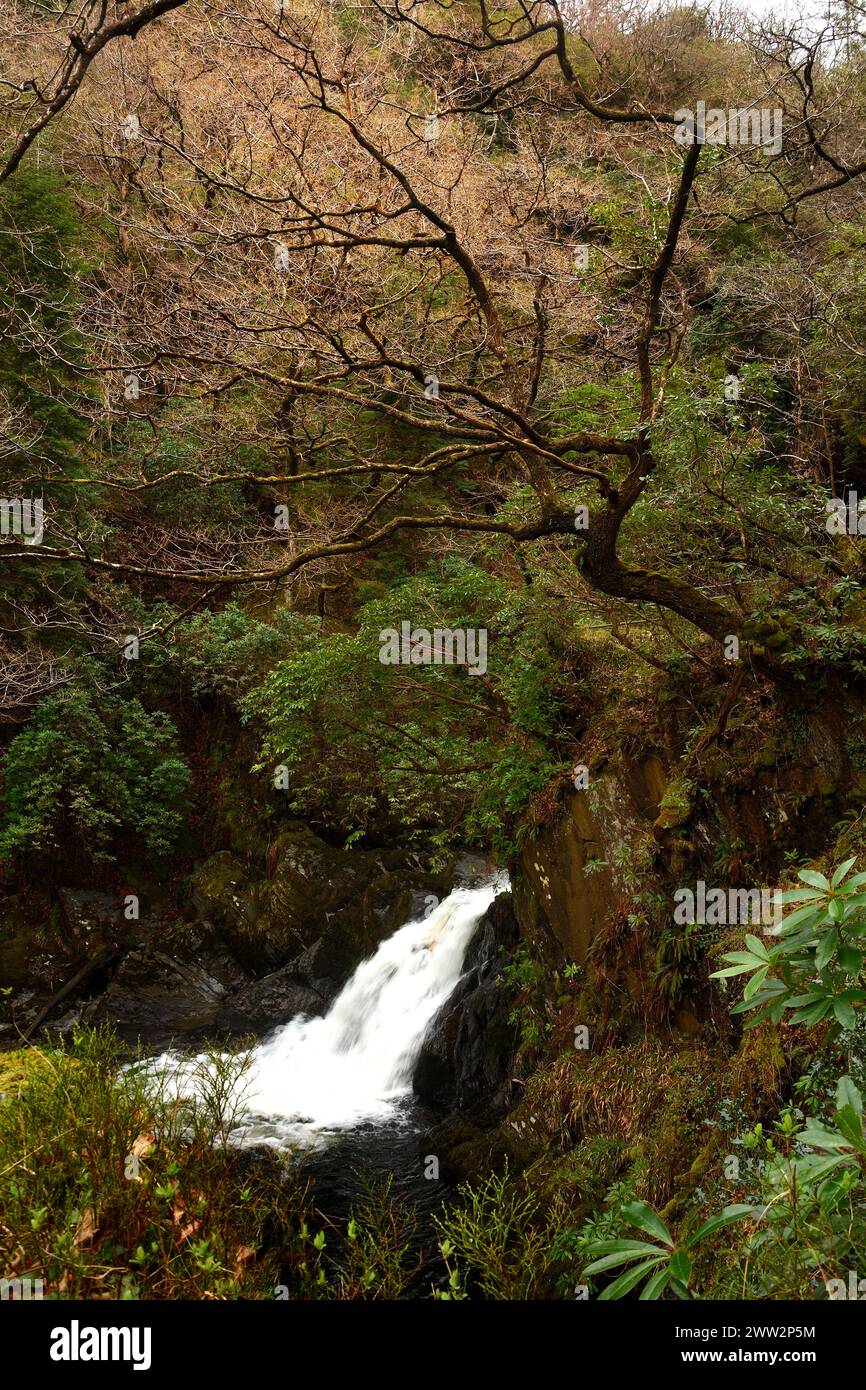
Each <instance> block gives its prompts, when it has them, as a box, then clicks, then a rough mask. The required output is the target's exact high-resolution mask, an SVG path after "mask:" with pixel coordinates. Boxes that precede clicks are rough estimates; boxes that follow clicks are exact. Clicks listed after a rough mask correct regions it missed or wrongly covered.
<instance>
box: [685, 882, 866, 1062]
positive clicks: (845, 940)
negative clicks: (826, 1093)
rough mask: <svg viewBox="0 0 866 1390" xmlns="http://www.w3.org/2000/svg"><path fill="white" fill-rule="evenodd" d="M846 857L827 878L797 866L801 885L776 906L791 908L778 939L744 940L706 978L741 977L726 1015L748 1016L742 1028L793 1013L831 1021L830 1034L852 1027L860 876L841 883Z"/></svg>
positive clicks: (860, 996) (863, 949)
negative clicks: (742, 986) (743, 980)
mask: <svg viewBox="0 0 866 1390" xmlns="http://www.w3.org/2000/svg"><path fill="white" fill-rule="evenodd" d="M854 863H855V860H854V859H853V858H851V859H847V860H845V862H844V863H843V864H840V865H839V867H838V868H837V869H836V871H835V873H834V874H833V877H832V879H827V878H826V877H825V876H824V875H823V874H821V873H818V872H816V871H815V870H813V869H801V870H800V872H799V874H798V875H797V876H798V878H799V879H800V880H801V882H803V883H804V884H806V885H807V886H806V887H804V888H794V889H791V890H790V891H789V892H787V893H782V894H780V901H781V902H783V903H788V904H791V903H797V904H801V906H799V907H797V908H796V909H795V911H794V912H792V913H790V915H789V916H787V917H786V918H785V919H784V921H783V922H782V923H781V925H780V926H777V927H774V928H773V930H772V932H771V935H772V936H775V937H777V938H780V940H779V941H778V943H777V944H776V945H771V946H769V947H768V946H765V945H764V943H763V941H761V940H759V938H758V937H756V936H751V935H750V936H747V937H746V946H747V948H748V949H747V950H745V951H731V952H728V953H727V954H726V955H725V956H724V957H723V959H724V960H726V961H728V962H729V964H728V966H727V968H726V969H724V970H717V971H715V972H714V974H713V976H712V978H713V979H725V978H727V977H729V976H732V975H744V974H748V975H749V976H750V979H749V981H748V983H747V985H746V988H745V990H744V992H743V998H742V1000H741V1001H740V1003H738V1004H736V1005H735V1006H734V1008H733V1009H732V1010H731V1012H732V1013H753V1014H754V1017H753V1018H751V1019H749V1021H748V1022H747V1024H746V1026H747V1027H750V1028H753V1027H755V1026H756V1025H757V1024H759V1023H762V1022H764V1021H765V1020H768V1019H769V1020H771V1021H772V1022H773V1023H779V1022H781V1020H782V1018H783V1016H784V1014H785V1012H786V1010H793V1012H792V1013H791V1017H790V1022H791V1023H803V1024H805V1025H807V1026H808V1027H814V1026H815V1025H816V1024H818V1023H822V1022H824V1020H825V1019H832V1020H833V1022H832V1027H831V1030H830V1036H831V1037H832V1036H835V1035H836V1034H838V1033H839V1032H840V1031H841V1029H843V1028H852V1027H853V1026H854V1022H855V1017H856V1015H855V1009H858V1008H860V1007H861V1006H862V1005H863V1003H864V1002H866V990H864V989H863V988H861V979H862V973H863V962H864V959H866V914H864V911H863V908H864V906H866V892H862V891H860V890H861V889H863V887H864V885H866V873H860V874H855V875H854V877H853V878H848V877H847V875H848V874H849V873H850V871H851V869H852V867H853V866H854Z"/></svg>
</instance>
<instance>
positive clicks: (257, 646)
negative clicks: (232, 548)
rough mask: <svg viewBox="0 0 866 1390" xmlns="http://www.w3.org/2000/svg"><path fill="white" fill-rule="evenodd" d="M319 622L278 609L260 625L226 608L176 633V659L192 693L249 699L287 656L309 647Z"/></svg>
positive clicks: (238, 609)
mask: <svg viewBox="0 0 866 1390" xmlns="http://www.w3.org/2000/svg"><path fill="white" fill-rule="evenodd" d="M318 630H319V623H318V620H317V619H315V618H310V617H303V616H301V615H299V614H296V613H292V612H290V611H289V610H288V609H286V608H280V609H278V610H277V612H276V614H275V616H274V618H273V620H272V622H262V621H261V620H259V619H258V618H254V617H251V616H250V614H248V613H246V612H244V610H243V608H241V606H240V604H238V603H234V602H233V603H228V604H226V606H225V608H222V609H220V610H219V612H217V613H210V612H207V613H199V614H197V615H196V616H195V617H194V618H191V619H190V620H189V621H188V622H186V623H184V624H183V625H182V626H181V628H180V629H179V631H178V635H177V643H176V654H177V657H178V660H179V664H180V668H181V671H182V672H183V675H184V676H185V677H186V679H187V680H188V681H189V683H190V686H191V688H192V690H193V693H194V694H196V695H208V694H214V693H217V692H218V693H220V694H223V695H226V696H228V697H229V698H230V699H232V700H238V699H239V698H240V697H241V696H243V695H244V694H247V693H248V692H249V691H250V690H251V689H252V688H253V687H254V686H255V685H257V684H258V683H259V682H260V681H261V680H262V679H263V678H264V677H265V675H266V674H267V672H268V671H269V670H270V668H271V667H272V666H274V665H275V664H276V663H277V662H278V661H280V660H282V659H283V658H284V657H285V656H286V654H287V652H294V651H296V650H297V649H298V648H301V647H303V646H305V645H309V644H310V643H311V642H312V640H313V637H314V635H315V634H316V633H317V632H318Z"/></svg>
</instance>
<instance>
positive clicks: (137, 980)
mask: <svg viewBox="0 0 866 1390" xmlns="http://www.w3.org/2000/svg"><path fill="white" fill-rule="evenodd" d="M226 992H227V991H226V986H225V984H223V983H222V982H221V981H220V980H218V979H216V978H215V977H214V976H213V975H212V974H210V973H209V972H208V971H207V970H206V969H204V968H203V967H202V966H201V965H196V964H195V963H194V962H191V961H179V960H176V959H174V958H173V957H171V956H167V955H165V954H164V953H163V952H162V951H149V952H135V953H133V954H131V955H128V956H127V957H126V958H125V959H124V960H123V961H122V962H121V965H120V966H119V968H118V970H117V973H116V974H115V976H114V978H113V979H112V981H111V983H110V984H109V986H108V988H107V990H106V991H105V993H104V994H103V995H102V997H101V998H100V999H99V1000H97V1001H96V1003H95V1005H94V1006H93V1007H92V1008H91V1009H90V1010H89V1011H88V1016H89V1017H91V1018H93V1019H99V1020H108V1021H110V1022H112V1023H114V1024H115V1025H116V1027H117V1031H118V1033H119V1034H120V1036H121V1037H122V1038H125V1039H126V1040H127V1041H128V1042H137V1041H139V1040H141V1041H142V1042H146V1043H151V1044H157V1043H158V1044H165V1043H167V1042H169V1041H170V1040H171V1039H172V1038H173V1037H179V1036H187V1037H188V1036H198V1035H203V1034H205V1033H206V1032H207V1031H208V1030H213V1029H215V1024H216V1018H217V1014H218V1013H219V1010H220V1008H221V1006H222V1003H223V1000H224V998H225V995H226Z"/></svg>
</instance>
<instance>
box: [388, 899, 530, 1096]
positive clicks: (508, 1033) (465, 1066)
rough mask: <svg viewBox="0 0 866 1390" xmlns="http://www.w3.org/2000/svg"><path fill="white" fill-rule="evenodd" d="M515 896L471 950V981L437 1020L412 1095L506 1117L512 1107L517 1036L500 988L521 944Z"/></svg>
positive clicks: (501, 902) (497, 906) (496, 906)
mask: <svg viewBox="0 0 866 1390" xmlns="http://www.w3.org/2000/svg"><path fill="white" fill-rule="evenodd" d="M517 937H518V928H517V922H516V920H515V917H514V911H513V908H512V903H511V895H510V893H500V894H499V895H498V896H497V897H496V898H495V899H494V901H493V903H492V904H491V905H490V907H489V908H488V910H487V912H486V913H485V914H484V916H483V917H482V918H481V920H480V922H479V923H478V927H477V929H476V931H475V934H474V936H473V938H472V941H471V942H470V944H469V948H468V950H467V953H466V960H465V962H464V965H465V967H466V973H465V974H464V975H463V977H462V979H461V980H460V981H459V982H458V984H457V985H456V986H455V988H454V990H453V991H452V992H451V994H450V996H449V998H448V999H447V1000H446V1002H445V1004H444V1005H443V1006H442V1008H441V1009H440V1010H439V1012H438V1014H437V1015H436V1016H435V1018H434V1019H433V1020H432V1022H431V1024H430V1027H429V1028H428V1030H427V1035H426V1037H425V1039H424V1042H423V1044H422V1046H421V1051H420V1053H419V1056H418V1060H417V1062H416V1065H415V1072H414V1075H413V1078H412V1088H413V1090H414V1092H415V1094H416V1095H417V1096H419V1097H420V1098H421V1099H422V1100H424V1101H426V1102H427V1103H428V1104H431V1105H435V1106H438V1107H440V1108H442V1109H446V1110H456V1111H472V1112H475V1113H477V1114H484V1115H485V1117H493V1116H496V1115H501V1114H504V1113H505V1112H506V1111H507V1109H508V1107H509V1103H510V1099H511V1091H512V1084H511V1073H512V1066H513V1058H514V1050H515V1047H516V1045H517V1033H516V1029H515V1027H514V1025H513V1024H512V1023H509V1021H508V1016H509V1013H510V1012H511V1006H510V1002H509V1000H508V996H507V993H506V991H505V990H503V989H502V987H501V986H500V985H499V983H498V974H499V971H500V968H501V966H502V964H503V958H504V955H505V953H507V952H508V951H509V950H510V949H511V948H512V947H513V946H514V945H515V944H516V942H517Z"/></svg>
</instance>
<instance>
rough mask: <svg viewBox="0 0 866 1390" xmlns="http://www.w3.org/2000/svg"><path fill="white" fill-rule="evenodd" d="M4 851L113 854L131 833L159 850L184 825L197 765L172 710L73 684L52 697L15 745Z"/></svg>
mask: <svg viewBox="0 0 866 1390" xmlns="http://www.w3.org/2000/svg"><path fill="white" fill-rule="evenodd" d="M3 775H4V780H5V793H6V794H5V810H4V816H3V821H2V830H0V855H2V856H4V857H6V858H9V857H12V856H27V857H28V858H31V859H36V860H40V861H51V860H55V859H59V858H60V857H61V856H63V857H64V858H68V857H69V856H77V857H79V858H80V859H81V860H82V861H84V862H92V863H96V862H99V861H101V860H107V859H111V858H112V857H113V856H114V855H115V854H116V852H117V849H118V847H119V842H120V838H121V837H122V836H126V837H129V838H131V839H132V840H133V841H134V842H135V843H138V844H140V845H141V846H142V847H143V849H144V851H145V852H146V853H147V854H149V855H152V856H157V857H159V856H164V855H166V854H168V853H169V852H170V850H171V849H172V847H173V845H174V843H175V841H176V839H177V836H178V833H179V831H180V829H181V826H182V824H183V812H184V800H185V793H186V791H187V788H188V786H189V782H190V771H189V768H188V766H187V764H186V762H185V761H184V759H183V758H182V757H181V755H180V752H179V750H178V746H177V730H176V729H175V726H174V724H173V723H172V720H171V719H170V718H169V716H168V715H167V714H164V713H161V712H159V711H156V712H153V713H151V712H148V711H147V710H145V709H144V708H143V706H142V705H141V703H140V702H139V701H138V700H136V699H132V700H123V699H121V698H120V697H118V696H116V695H109V694H107V693H102V692H100V691H94V690H89V689H87V688H86V687H84V686H69V687H67V688H65V689H63V690H61V691H58V692H57V693H55V694H53V695H51V696H49V698H48V699H46V700H44V701H43V702H42V704H41V705H40V706H39V708H38V709H37V711H36V713H35V714H34V716H33V718H32V719H31V721H30V723H29V724H28V725H27V726H26V728H24V729H23V730H22V732H21V733H20V734H18V735H17V736H16V737H15V738H14V739H13V740H12V742H11V744H10V745H9V748H8V749H7V751H6V756H5V759H4V763H3Z"/></svg>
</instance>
